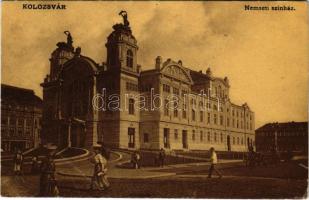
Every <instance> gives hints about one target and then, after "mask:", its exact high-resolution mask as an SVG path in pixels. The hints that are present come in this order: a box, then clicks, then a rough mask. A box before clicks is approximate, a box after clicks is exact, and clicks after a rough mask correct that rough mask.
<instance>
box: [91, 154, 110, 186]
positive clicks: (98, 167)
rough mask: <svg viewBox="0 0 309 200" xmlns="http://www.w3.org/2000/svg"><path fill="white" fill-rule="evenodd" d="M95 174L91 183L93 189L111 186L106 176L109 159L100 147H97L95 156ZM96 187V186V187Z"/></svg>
mask: <svg viewBox="0 0 309 200" xmlns="http://www.w3.org/2000/svg"><path fill="white" fill-rule="evenodd" d="M92 162H93V163H94V174H93V178H92V183H91V189H95V188H96V189H99V190H105V189H107V188H109V186H110V184H109V181H108V180H107V177H106V172H107V160H106V159H105V158H104V156H102V154H101V153H100V150H99V149H95V156H94V158H93V161H92ZM94 187H95V188H94Z"/></svg>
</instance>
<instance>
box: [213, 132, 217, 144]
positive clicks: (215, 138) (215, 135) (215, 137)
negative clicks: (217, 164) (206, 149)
mask: <svg viewBox="0 0 309 200" xmlns="http://www.w3.org/2000/svg"><path fill="white" fill-rule="evenodd" d="M214 141H215V142H217V133H215V134H214Z"/></svg>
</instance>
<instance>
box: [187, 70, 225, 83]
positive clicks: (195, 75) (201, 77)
mask: <svg viewBox="0 0 309 200" xmlns="http://www.w3.org/2000/svg"><path fill="white" fill-rule="evenodd" d="M190 75H191V77H192V80H193V82H194V84H202V83H206V82H209V81H210V80H213V81H220V82H222V83H223V84H224V85H225V86H227V87H229V83H228V81H225V80H228V79H227V78H220V77H213V76H209V75H208V74H204V73H203V72H202V71H194V70H191V69H190Z"/></svg>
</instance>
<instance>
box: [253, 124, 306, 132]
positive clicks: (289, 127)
mask: <svg viewBox="0 0 309 200" xmlns="http://www.w3.org/2000/svg"><path fill="white" fill-rule="evenodd" d="M307 130H308V122H283V123H278V122H275V123H267V124H265V125H263V126H262V127H260V128H258V129H257V130H256V131H257V132H263V131H267V132H273V131H306V132H307Z"/></svg>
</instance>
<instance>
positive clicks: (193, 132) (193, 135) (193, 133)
mask: <svg viewBox="0 0 309 200" xmlns="http://www.w3.org/2000/svg"><path fill="white" fill-rule="evenodd" d="M192 140H193V141H195V130H193V131H192Z"/></svg>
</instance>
